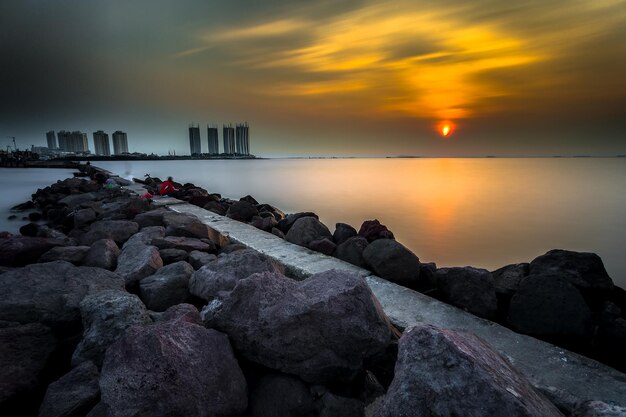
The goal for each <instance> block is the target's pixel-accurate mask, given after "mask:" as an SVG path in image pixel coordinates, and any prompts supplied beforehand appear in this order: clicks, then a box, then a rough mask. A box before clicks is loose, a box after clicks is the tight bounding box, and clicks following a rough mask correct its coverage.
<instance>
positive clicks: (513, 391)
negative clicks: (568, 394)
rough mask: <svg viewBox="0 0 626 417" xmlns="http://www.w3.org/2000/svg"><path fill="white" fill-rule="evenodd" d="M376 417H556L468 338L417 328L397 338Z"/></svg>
mask: <svg viewBox="0 0 626 417" xmlns="http://www.w3.org/2000/svg"><path fill="white" fill-rule="evenodd" d="M376 416H377V417H387V416H389V417H392V416H394V417H395V416H464V417H484V416H503V417H513V416H520V417H521V416H524V417H530V416H533V417H550V416H553V417H557V416H558V417H562V416H563V415H562V414H561V413H560V412H559V411H558V409H557V408H556V407H555V406H554V405H552V403H550V402H549V401H548V400H547V399H546V398H545V397H543V396H542V395H540V394H539V393H537V392H536V391H535V390H534V388H533V387H532V385H531V384H530V383H529V382H528V381H527V380H526V379H524V377H523V376H522V375H521V374H520V373H519V372H518V371H517V370H516V369H515V368H513V367H512V366H511V365H510V364H509V362H508V361H506V359H504V358H503V357H501V356H500V355H499V354H498V353H496V352H495V351H494V350H493V348H491V347H490V346H489V345H487V344H486V343H485V342H483V341H482V340H481V339H479V338H478V337H476V336H474V335H473V334H469V333H468V334H463V333H458V332H455V331H452V330H446V329H439V328H436V327H433V326H429V325H418V326H415V327H413V328H411V329H409V330H407V331H405V332H404V334H403V335H402V337H401V338H400V345H399V353H398V362H397V363H396V371H395V377H394V379H393V382H392V383H391V386H390V387H389V390H388V391H387V395H386V397H385V400H384V402H383V405H382V407H381V408H380V409H379V410H378V412H377V413H376Z"/></svg>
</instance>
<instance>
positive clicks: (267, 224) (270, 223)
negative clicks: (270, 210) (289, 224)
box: [250, 214, 278, 233]
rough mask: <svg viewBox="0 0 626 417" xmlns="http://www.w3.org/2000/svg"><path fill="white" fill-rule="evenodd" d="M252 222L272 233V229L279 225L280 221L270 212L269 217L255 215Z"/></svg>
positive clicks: (253, 224) (258, 227) (255, 225)
mask: <svg viewBox="0 0 626 417" xmlns="http://www.w3.org/2000/svg"><path fill="white" fill-rule="evenodd" d="M250 224H251V225H252V226H254V227H256V228H257V229H261V230H263V231H265V232H268V233H271V232H272V229H273V228H275V227H276V226H277V225H278V221H277V220H276V219H275V218H274V216H272V215H271V214H270V215H269V216H268V217H258V216H257V217H254V218H253V219H252V221H251V222H250Z"/></svg>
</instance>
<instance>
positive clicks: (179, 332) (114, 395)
mask: <svg viewBox="0 0 626 417" xmlns="http://www.w3.org/2000/svg"><path fill="white" fill-rule="evenodd" d="M100 388H101V390H102V402H103V403H104V404H105V405H106V406H108V408H109V414H108V417H130V416H150V417H171V416H203V417H222V416H238V415H241V414H243V412H244V411H245V410H246V407H247V403H248V401H247V394H246V380H245V379H244V376H243V373H242V372H241V369H240V368H239V365H238V364H237V361H236V359H235V357H234V355H233V352H232V348H231V346H230V343H229V342H228V337H227V336H226V335H224V334H221V333H219V332H216V331H215V330H209V329H205V328H204V327H202V326H199V325H196V324H192V323H188V322H185V321H168V322H160V323H155V324H153V325H150V326H135V327H131V328H130V329H128V330H127V331H126V334H125V335H124V336H123V337H122V338H121V339H120V340H118V341H117V342H116V343H114V344H113V345H112V346H111V347H110V348H109V350H108V351H107V354H106V358H105V360H104V365H103V367H102V376H101V378H100Z"/></svg>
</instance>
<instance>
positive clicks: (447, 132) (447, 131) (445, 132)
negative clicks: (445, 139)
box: [441, 125, 450, 136]
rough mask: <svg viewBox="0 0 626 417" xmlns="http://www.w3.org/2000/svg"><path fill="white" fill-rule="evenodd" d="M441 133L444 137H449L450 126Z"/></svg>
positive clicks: (446, 126) (445, 127)
mask: <svg viewBox="0 0 626 417" xmlns="http://www.w3.org/2000/svg"><path fill="white" fill-rule="evenodd" d="M441 133H442V134H443V135H444V136H448V134H449V133H450V126H448V125H445V126H444V127H443V128H442V129H441Z"/></svg>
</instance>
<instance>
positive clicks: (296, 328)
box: [202, 270, 391, 383]
mask: <svg viewBox="0 0 626 417" xmlns="http://www.w3.org/2000/svg"><path fill="white" fill-rule="evenodd" d="M202 313H203V319H204V320H205V323H206V324H207V326H208V327H213V328H216V329H218V330H220V331H223V332H225V333H227V334H228V336H229V337H230V339H231V341H232V343H233V345H234V347H235V350H236V351H237V352H238V353H240V354H241V355H242V356H244V357H245V358H247V359H248V360H250V361H253V362H256V363H259V364H262V365H264V366H267V367H269V368H272V369H275V370H279V371H281V372H285V373H289V374H294V375H298V376H299V377H301V378H302V379H303V380H304V381H307V382H315V383H328V382H331V381H337V380H344V381H348V380H351V379H352V378H353V377H354V376H355V375H356V374H357V373H358V372H359V371H361V370H362V368H363V363H364V361H365V360H366V359H368V358H371V357H374V356H377V355H379V354H382V353H383V352H384V351H385V349H386V347H387V345H388V344H389V343H390V341H391V330H390V325H389V322H388V319H387V317H386V316H385V314H384V313H383V311H382V308H381V306H380V304H379V303H378V300H376V298H375V297H374V295H373V294H372V291H371V290H370V288H369V287H368V286H367V284H366V283H365V280H363V279H362V278H361V277H359V276H358V275H356V274H353V273H350V272H347V271H340V270H330V271H326V272H323V273H319V274H314V275H311V276H310V277H309V278H307V279H305V280H304V281H300V282H298V281H294V280H292V279H290V278H287V277H285V276H284V275H281V274H277V273H270V272H265V273H259V274H254V275H252V276H251V277H249V278H247V279H242V280H240V281H239V282H238V283H237V286H236V287H235V289H234V290H233V291H232V292H231V293H230V295H229V296H228V297H227V298H226V299H224V300H223V301H220V300H214V301H213V302H212V303H210V304H209V305H208V306H207V307H206V308H205V309H203V311H202Z"/></svg>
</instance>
